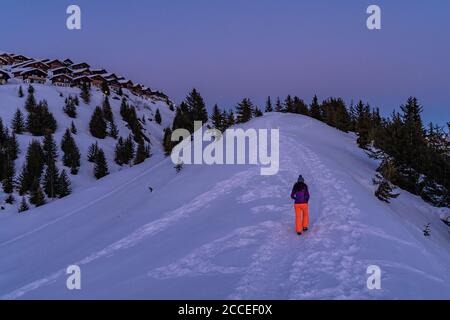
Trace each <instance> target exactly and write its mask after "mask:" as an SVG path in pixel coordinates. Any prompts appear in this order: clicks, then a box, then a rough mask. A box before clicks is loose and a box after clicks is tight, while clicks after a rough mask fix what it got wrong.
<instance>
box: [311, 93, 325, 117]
mask: <svg viewBox="0 0 450 320" xmlns="http://www.w3.org/2000/svg"><path fill="white" fill-rule="evenodd" d="M309 110H310V114H311V117H313V118H314V119H317V120H320V121H322V111H321V109H320V105H319V101H318V99H317V96H316V95H315V96H314V97H313V100H312V102H311V106H310V108H309Z"/></svg>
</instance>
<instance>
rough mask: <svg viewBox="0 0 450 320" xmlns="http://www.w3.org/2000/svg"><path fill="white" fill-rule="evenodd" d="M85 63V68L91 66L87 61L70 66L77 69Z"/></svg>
mask: <svg viewBox="0 0 450 320" xmlns="http://www.w3.org/2000/svg"><path fill="white" fill-rule="evenodd" d="M83 65H85V66H86V67H85V68H89V67H90V65H89V64H87V63H86V62H80V63H75V64H72V65H71V66H70V67H71V68H72V69H76V68H77V67H80V66H83Z"/></svg>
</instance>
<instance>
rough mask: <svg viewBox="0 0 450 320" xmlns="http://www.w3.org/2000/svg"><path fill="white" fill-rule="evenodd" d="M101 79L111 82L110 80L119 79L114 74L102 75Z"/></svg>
mask: <svg viewBox="0 0 450 320" xmlns="http://www.w3.org/2000/svg"><path fill="white" fill-rule="evenodd" d="M103 77H104V78H105V79H106V80H112V79H114V80H119V77H118V76H117V75H116V74H115V73H107V74H104V75H103Z"/></svg>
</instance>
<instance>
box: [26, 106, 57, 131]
mask: <svg viewBox="0 0 450 320" xmlns="http://www.w3.org/2000/svg"><path fill="white" fill-rule="evenodd" d="M27 111H28V117H27V130H28V131H29V132H30V133H31V134H33V135H35V136H42V135H44V134H45V133H46V132H47V131H50V132H51V133H54V132H55V131H56V129H57V122H56V120H55V118H54V117H53V114H52V113H51V112H50V111H49V110H48V105H47V101H45V100H43V101H41V102H39V104H38V105H37V106H34V107H29V108H27Z"/></svg>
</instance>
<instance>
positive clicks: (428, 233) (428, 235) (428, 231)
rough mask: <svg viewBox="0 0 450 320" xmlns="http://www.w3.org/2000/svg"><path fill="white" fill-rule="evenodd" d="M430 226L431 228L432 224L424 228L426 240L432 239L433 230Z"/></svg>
mask: <svg viewBox="0 0 450 320" xmlns="http://www.w3.org/2000/svg"><path fill="white" fill-rule="evenodd" d="M430 226H431V223H428V224H426V225H425V226H424V228H423V236H424V237H425V238H429V237H431V228H430Z"/></svg>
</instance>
